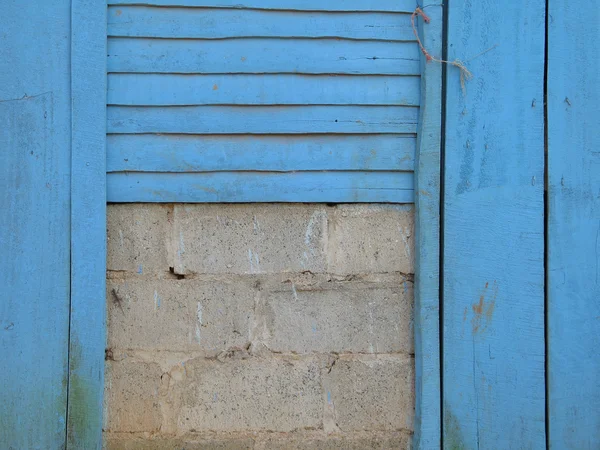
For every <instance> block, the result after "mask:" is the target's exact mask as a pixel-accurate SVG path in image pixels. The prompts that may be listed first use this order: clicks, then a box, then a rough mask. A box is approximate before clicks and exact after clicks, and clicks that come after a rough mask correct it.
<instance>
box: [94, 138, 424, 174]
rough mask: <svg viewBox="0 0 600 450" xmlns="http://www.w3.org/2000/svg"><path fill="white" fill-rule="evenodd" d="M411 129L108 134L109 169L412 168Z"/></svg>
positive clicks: (288, 170) (296, 169) (167, 170)
mask: <svg viewBox="0 0 600 450" xmlns="http://www.w3.org/2000/svg"><path fill="white" fill-rule="evenodd" d="M415 141H416V138H415V137H414V136H410V135H393V134H390V135H346V136H339V135H335V136H333V135H291V136H285V135H284V136H278V135H259V136H230V135H225V136H214V135H204V136H199V135H191V136H190V135H152V134H143V135H131V134H112V135H109V136H108V139H107V168H106V169H107V171H108V172H122V171H130V172H135V171H140V172H203V171H241V170H255V171H273V172H274V171H282V172H290V171H298V170H385V171H389V170H398V171H412V170H414V164H415V160H414V158H415V146H416V143H415Z"/></svg>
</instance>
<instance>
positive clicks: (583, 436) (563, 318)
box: [547, 0, 600, 450]
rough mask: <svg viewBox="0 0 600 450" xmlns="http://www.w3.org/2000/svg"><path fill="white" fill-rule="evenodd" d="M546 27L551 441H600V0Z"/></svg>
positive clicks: (554, 444) (557, 14)
mask: <svg viewBox="0 0 600 450" xmlns="http://www.w3.org/2000/svg"><path fill="white" fill-rule="evenodd" d="M548 13H549V24H548V260H547V268H548V330H547V339H548V408H549V415H548V438H549V439H548V440H549V448H550V449H556V450H558V449H578V450H586V449H597V448H598V445H599V443H600V356H599V353H598V350H599V349H600V270H599V267H600V256H599V255H600V197H599V196H598V195H599V193H600V63H599V62H598V61H599V56H600V53H599V51H598V42H599V41H600V28H599V26H598V24H600V3H598V2H597V1H594V0H577V1H566V0H551V1H550V2H549V12H548Z"/></svg>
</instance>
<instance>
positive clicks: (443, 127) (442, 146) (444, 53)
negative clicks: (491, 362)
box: [439, 0, 450, 449]
mask: <svg viewBox="0 0 600 450" xmlns="http://www.w3.org/2000/svg"><path fill="white" fill-rule="evenodd" d="M449 3H450V0H446V1H445V2H444V4H443V5H442V59H443V60H444V61H447V60H448V5H449ZM441 94H442V95H441V96H442V107H441V114H442V117H441V122H440V123H441V139H440V252H439V253H440V262H439V283H440V285H439V297H440V305H439V308H440V309H439V311H440V313H439V320H440V323H439V330H440V332H439V335H440V345H439V347H440V449H443V448H444V234H445V233H444V214H445V208H444V198H445V181H444V179H445V166H446V68H445V67H444V66H443V65H442V93H441Z"/></svg>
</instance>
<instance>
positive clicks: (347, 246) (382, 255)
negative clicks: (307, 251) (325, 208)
mask: <svg viewBox="0 0 600 450" xmlns="http://www.w3.org/2000/svg"><path fill="white" fill-rule="evenodd" d="M413 222H414V208H413V207H412V206H400V205H393V206H392V205H339V206H337V207H336V208H334V210H333V212H332V213H330V214H329V226H328V270H329V271H330V272H332V273H336V274H357V273H370V272H373V273H378V272H382V273H383V272H403V273H413V272H414V268H413V255H414V250H413V249H414V233H413Z"/></svg>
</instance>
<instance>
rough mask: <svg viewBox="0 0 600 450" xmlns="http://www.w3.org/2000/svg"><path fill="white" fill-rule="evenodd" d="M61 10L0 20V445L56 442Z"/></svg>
mask: <svg viewBox="0 0 600 450" xmlns="http://www.w3.org/2000/svg"><path fill="white" fill-rule="evenodd" d="M70 7H71V2H70V1H68V0H57V1H54V2H38V1H31V0H30V1H21V2H12V1H11V2H2V14H0V29H1V30H2V31H1V32H0V209H1V211H2V213H1V214H0V286H1V292H2V293H1V294H0V355H1V360H2V370H0V386H1V387H0V405H2V406H1V408H0V448H2V449H11V448H12V449H59V448H64V446H65V439H66V409H67V352H68V339H69V272H70V269H69V243H70V233H69V223H70V216H69V197H70V167H71V163H70V142H71V128H70V86H69V49H70V38H69V30H70V22H71V20H70ZM32 42H35V45H32Z"/></svg>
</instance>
